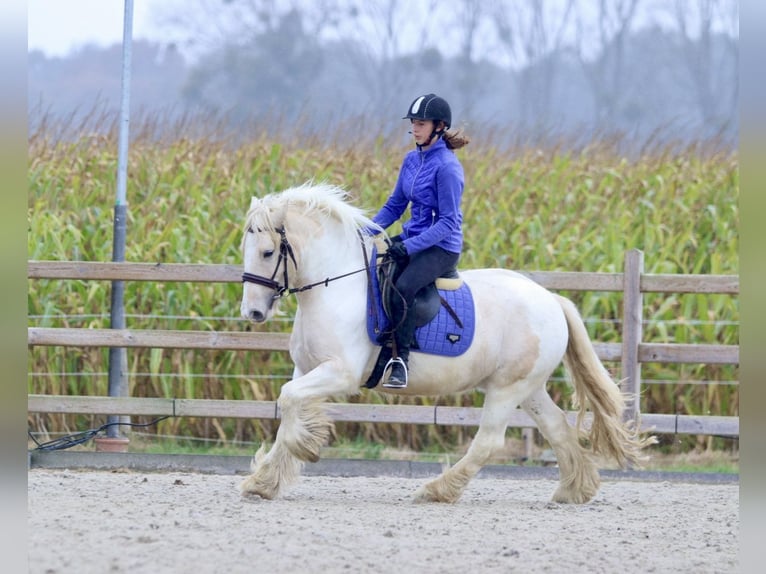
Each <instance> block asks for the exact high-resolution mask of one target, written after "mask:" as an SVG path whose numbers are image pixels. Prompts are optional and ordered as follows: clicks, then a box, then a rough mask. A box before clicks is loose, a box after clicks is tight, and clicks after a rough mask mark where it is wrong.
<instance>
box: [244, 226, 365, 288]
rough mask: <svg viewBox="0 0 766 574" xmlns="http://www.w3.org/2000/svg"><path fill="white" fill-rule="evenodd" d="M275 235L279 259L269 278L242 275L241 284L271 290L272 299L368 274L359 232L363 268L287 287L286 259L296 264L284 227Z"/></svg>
mask: <svg viewBox="0 0 766 574" xmlns="http://www.w3.org/2000/svg"><path fill="white" fill-rule="evenodd" d="M247 232H248V233H253V229H252V228H249V229H248V230H247ZM277 233H279V257H278V258H277V264H276V266H275V267H274V272H273V273H272V274H271V277H264V276H263V275H255V274H253V273H242V283H255V284H256V285H263V286H264V287H268V288H269V289H273V290H274V299H280V298H281V297H283V296H284V295H285V294H288V295H292V294H293V293H301V292H303V291H308V290H309V289H313V288H314V287H317V286H319V285H324V286H325V287H327V286H328V285H329V284H330V282H331V281H335V280H337V279H343V278H344V277H349V276H350V275H356V274H357V273H362V272H363V271H368V272H369V269H370V263H369V261H368V257H367V251H366V250H365V248H364V240H363V238H362V234H361V232H359V239H360V240H361V244H362V252H363V253H364V267H363V268H362V269H357V270H356V271H351V272H349V273H344V274H343V275H337V276H335V277H327V278H325V279H323V280H322V281H317V282H316V283H309V284H308V285H303V286H301V287H289V278H288V276H287V264H288V259H290V260H291V261H292V262H293V265H294V266H295V267H298V263H297V262H296V261H295V253H294V252H293V248H292V246H291V245H290V242H289V241H288V240H287V234H286V233H285V228H284V226H283V227H280V228H278V229H277ZM280 267H282V283H280V282H279V281H277V280H276V279H275V277H276V276H277V274H278V273H279V268H280Z"/></svg>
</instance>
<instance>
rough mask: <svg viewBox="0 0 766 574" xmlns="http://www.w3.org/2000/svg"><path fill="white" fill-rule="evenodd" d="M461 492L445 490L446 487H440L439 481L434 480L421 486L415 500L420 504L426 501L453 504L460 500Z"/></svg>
mask: <svg viewBox="0 0 766 574" xmlns="http://www.w3.org/2000/svg"><path fill="white" fill-rule="evenodd" d="M460 495H461V492H457V493H447V492H445V491H444V489H442V488H439V481H438V480H434V481H431V482H429V483H427V484H424V485H423V486H421V487H420V488H419V489H418V490H417V491H416V492H415V496H414V499H413V500H414V502H416V503H418V504H426V503H433V502H438V503H444V504H453V503H455V502H457V501H458V499H459V498H460Z"/></svg>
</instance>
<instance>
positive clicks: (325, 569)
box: [28, 469, 739, 574]
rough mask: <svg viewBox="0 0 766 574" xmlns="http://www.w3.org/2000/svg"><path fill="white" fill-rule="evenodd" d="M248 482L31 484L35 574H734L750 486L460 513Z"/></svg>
mask: <svg viewBox="0 0 766 574" xmlns="http://www.w3.org/2000/svg"><path fill="white" fill-rule="evenodd" d="M241 480H242V477H241V476H235V475H210V474H193V473H142V472H125V471H123V472H113V471H69V470H50V469H32V470H30V471H29V473H28V558H29V572H31V573H35V574H37V573H40V574H60V573H69V572H76V573H78V574H85V573H90V572H93V573H98V574H104V573H110V572H130V573H131V574H141V573H144V572H145V573H151V574H162V573H165V572H183V573H187V572H188V573H191V572H194V573H208V572H211V573H212V572H231V573H239V572H248V573H288V572H289V573H292V572H300V573H303V572H321V573H323V574H328V573H332V572H353V573H366V572H381V573H383V572H385V573H392V572H393V573H395V574H406V573H409V572H418V573H426V574H428V573H432V572H433V573H437V572H438V573H440V574H442V573H447V574H448V573H461V574H465V573H468V572H475V573H477V574H483V573H494V572H503V573H508V572H519V573H522V572H523V573H525V574H526V573H534V572H550V573H554V574H555V573H560V572H566V573H580V572H582V573H586V572H587V573H595V572H603V573H609V574H611V573H614V572H623V573H625V572H628V573H632V572H637V573H638V572H641V573H643V572H657V573H666V572H676V573H679V572H690V573H692V572H693V573H695V574H700V573H706V572H711V573H712V572H716V573H717V572H720V573H725V572H726V573H728V572H736V571H737V570H738V567H739V563H738V543H739V486H738V485H737V484H688V483H677V482H673V483H671V482H642V481H641V482H639V481H637V482H630V481H623V480H619V481H608V480H605V482H604V484H603V485H602V488H601V491H600V492H599V494H598V495H597V497H596V498H595V499H594V500H593V501H591V502H590V503H588V504H585V505H580V506H572V505H562V504H555V503H551V502H549V500H550V497H551V495H552V494H553V491H554V489H555V486H556V483H555V482H554V481H553V480H548V479H540V480H529V479H509V478H478V479H475V480H474V481H473V482H472V483H471V484H470V485H469V487H468V489H467V490H466V492H465V494H464V495H463V497H462V498H461V499H460V501H459V502H458V503H456V504H454V505H443V504H414V503H413V502H412V501H411V497H412V494H413V493H414V492H415V490H416V489H417V487H418V486H419V485H420V484H421V483H422V480H421V479H411V478H391V477H374V478H370V477H352V478H338V477H321V476H305V477H303V478H302V479H301V482H300V483H298V484H297V485H295V486H294V487H293V488H292V489H290V490H289V491H288V492H287V493H286V494H285V495H284V496H283V498H281V499H279V500H276V501H266V500H261V499H257V498H256V499H251V498H242V497H241V496H240V494H239V492H238V490H237V485H238V484H239V482H240V481H241Z"/></svg>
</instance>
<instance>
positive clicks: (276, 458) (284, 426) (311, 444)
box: [240, 360, 359, 499]
mask: <svg viewBox="0 0 766 574" xmlns="http://www.w3.org/2000/svg"><path fill="white" fill-rule="evenodd" d="M358 379H359V377H358V376H356V377H355V376H354V375H353V374H352V373H351V371H350V370H349V369H348V368H346V367H345V366H344V365H343V364H342V363H341V362H340V361H339V360H328V361H325V362H324V363H322V364H320V365H319V366H318V367H316V368H315V369H313V370H311V371H309V372H308V373H306V374H305V375H302V376H299V377H297V378H294V379H293V380H292V381H290V382H289V383H287V384H285V385H284V386H283V387H282V390H281V391H280V394H279V400H278V406H279V410H280V414H281V422H280V424H279V429H278V430H277V436H276V439H275V441H274V445H273V446H272V448H271V450H270V451H268V453H267V452H266V447H265V445H262V446H261V447H260V448H259V449H258V452H257V453H256V454H255V457H254V458H253V461H252V463H251V464H250V470H251V472H252V474H251V475H250V476H248V477H247V478H246V479H245V480H244V481H243V482H242V484H241V486H240V490H241V491H242V494H257V495H259V496H261V497H263V498H267V499H273V498H276V497H277V496H278V495H279V493H280V491H281V490H282V488H283V487H285V486H288V485H289V484H291V483H293V482H295V481H296V480H297V479H298V477H299V476H300V471H301V468H302V467H303V463H304V462H316V461H317V460H319V450H320V449H321V447H322V446H324V444H325V443H326V442H327V439H328V437H329V435H330V432H331V430H332V426H333V424H332V421H331V420H330V418H329V417H328V416H327V415H326V414H325V412H324V409H323V407H322V402H323V401H324V399H325V398H327V397H330V396H334V395H347V394H350V393H352V392H356V391H357V387H358V382H359V381H358Z"/></svg>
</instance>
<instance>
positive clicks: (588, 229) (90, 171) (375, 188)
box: [28, 119, 739, 450]
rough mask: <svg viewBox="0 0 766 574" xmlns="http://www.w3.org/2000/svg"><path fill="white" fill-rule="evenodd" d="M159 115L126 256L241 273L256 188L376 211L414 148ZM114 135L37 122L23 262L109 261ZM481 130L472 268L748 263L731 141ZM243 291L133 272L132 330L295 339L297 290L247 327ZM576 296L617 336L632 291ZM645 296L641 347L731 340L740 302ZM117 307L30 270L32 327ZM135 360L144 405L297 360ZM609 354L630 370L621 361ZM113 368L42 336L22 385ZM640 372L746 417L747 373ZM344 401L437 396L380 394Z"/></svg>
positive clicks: (148, 130)
mask: <svg viewBox="0 0 766 574" xmlns="http://www.w3.org/2000/svg"><path fill="white" fill-rule="evenodd" d="M65 127H66V126H65ZM155 127H156V126H153V125H152V121H151V120H150V119H145V120H143V123H140V124H139V125H138V126H134V127H132V128H131V129H132V132H133V134H134V135H133V137H132V142H131V148H130V155H129V167H128V192H127V196H128V202H129V205H128V212H129V217H128V222H127V234H128V241H127V248H126V260H127V261H133V262H145V263H154V262H162V263H211V264H220V263H227V264H237V265H238V264H240V263H241V258H240V253H239V242H240V238H241V232H242V229H241V227H242V224H243V221H244V215H245V211H246V208H247V206H248V205H249V201H250V197H251V196H252V195H263V194H266V193H269V192H272V191H279V190H281V189H284V188H286V187H290V186H294V185H299V184H301V183H303V182H305V181H307V180H310V179H313V180H314V181H315V182H320V181H327V182H329V183H332V184H337V185H341V186H342V187H344V188H346V189H347V190H348V191H349V192H350V193H351V195H352V197H353V201H354V202H355V203H356V204H357V205H359V206H361V207H363V208H365V209H367V210H368V212H370V214H372V213H374V212H375V211H376V210H377V208H378V207H379V206H380V205H382V204H383V202H384V201H385V199H386V197H387V195H388V193H389V192H390V190H391V189H392V187H393V185H394V183H395V181H396V177H397V173H398V169H399V165H400V162H401V159H402V157H403V154H404V153H405V152H406V151H407V149H408V148H406V147H404V146H403V145H400V144H397V143H393V142H389V141H384V139H383V138H382V137H378V138H375V137H369V138H367V139H366V140H364V141H363V142H355V145H351V144H347V143H343V144H341V143H338V140H340V139H341V138H340V137H336V136H334V135H333V134H329V135H328V136H327V137H326V138H325V139H323V140H319V139H318V138H311V139H309V140H306V139H297V138H287V137H283V138H273V137H268V136H266V135H259V134H257V132H254V135H253V137H252V138H250V139H249V140H248V141H240V142H235V141H231V140H230V139H227V138H226V137H221V136H220V135H219V134H216V133H215V130H212V129H211V130H209V133H204V130H199V129H197V130H184V129H183V126H181V127H180V128H179V129H177V130H175V132H174V133H175V134H177V135H176V136H167V135H166V136H165V137H162V138H158V137H155V136H154V135H153V133H154V131H155V130H154V128H155ZM70 131H72V130H70ZM201 132H203V133H201ZM102 133H103V132H102ZM106 133H107V135H96V132H91V131H88V130H80V131H79V132H78V133H76V134H75V135H74V136H70V137H61V127H60V126H55V125H52V124H51V123H50V122H46V121H43V122H40V127H39V129H38V130H37V131H36V132H34V133H32V134H30V139H29V164H28V181H29V191H28V194H29V195H28V257H29V259H31V260H66V261H76V260H83V261H110V260H111V258H112V231H113V205H114V197H115V188H116V173H117V137H116V131H115V130H114V129H112V130H111V131H109V130H106ZM188 133H194V134H195V135H194V137H191V136H189V135H188ZM184 134H187V135H184ZM471 135H473V136H474V142H472V143H471V145H469V146H468V147H466V148H464V149H461V150H460V151H459V152H457V153H458V156H459V158H460V159H461V161H462V163H463V165H464V168H465V174H466V189H465V193H464V198H463V209H464V230H465V249H464V253H463V256H462V259H461V262H460V267H461V268H474V267H507V268H512V269H518V270H525V271H533V270H541V271H582V272H621V271H622V264H623V259H624V255H625V252H626V251H627V250H630V249H633V248H637V249H641V250H642V251H643V252H644V254H645V272H646V273H674V274H692V273H693V274H737V273H738V255H737V254H738V226H739V213H738V189H739V182H738V163H737V161H738V160H737V156H736V154H735V153H733V152H720V151H717V150H716V149H714V148H711V147H708V146H705V145H702V144H700V145H696V146H688V147H685V148H683V149H671V148H670V147H667V148H665V147H661V146H659V145H658V146H657V147H656V148H654V149H645V150H644V151H643V152H642V153H641V154H640V155H639V156H637V157H633V158H626V157H624V156H622V155H621V154H619V153H617V151H616V150H617V147H618V146H616V145H615V144H614V143H613V142H608V141H607V142H600V143H595V144H593V145H592V146H590V147H586V148H581V149H578V150H576V151H573V150H568V149H566V148H564V146H562V147H561V148H555V149H513V150H501V149H498V148H495V147H493V146H492V145H491V144H489V143H486V142H484V143H482V142H481V141H479V138H478V137H477V136H476V134H471ZM396 230H397V228H394V229H392V230H389V231H396ZM240 289H241V288H240V286H239V285H235V284H188V283H148V282H127V283H126V284H125V313H126V326H127V327H128V328H130V329H196V330H200V329H201V330H206V329H209V330H251V329H254V328H257V329H262V330H272V331H289V329H290V316H291V314H292V313H293V312H294V305H295V303H294V301H293V300H288V301H287V302H286V304H283V309H284V310H285V315H284V317H283V318H282V319H281V320H278V321H274V322H271V323H270V324H268V325H265V326H258V327H253V326H251V325H249V324H248V323H246V322H245V321H243V320H242V319H240V318H239V316H238V314H239V302H240V296H241V291H240ZM563 294H564V295H567V296H569V297H571V298H572V299H573V300H574V301H575V303H576V304H577V305H578V307H579V309H580V311H581V313H582V315H583V317H584V318H585V320H586V324H587V326H588V329H589V332H590V335H591V337H592V338H593V340H595V341H600V342H618V341H620V340H621V334H620V330H621V324H620V320H619V318H620V316H621V305H622V295H621V294H620V293H591V292H588V293H585V292H567V293H563ZM644 301H645V309H644V320H645V321H646V324H645V328H644V341H646V342H658V343H700V344H702V343H708V344H713V343H715V344H738V333H739V307H738V301H737V298H736V297H731V296H728V295H685V294H646V295H645V296H644ZM109 307H110V285H109V282H106V281H104V282H99V281H87V282H86V281H60V280H55V281H54V280H30V281H29V290H28V316H29V325H30V326H35V327H80V328H86V329H87V328H106V327H109ZM127 352H128V366H129V369H128V370H129V373H130V376H129V385H130V394H131V396H137V397H144V396H145V397H176V398H210V399H243V400H275V399H276V397H277V396H278V393H279V389H280V386H281V385H282V384H283V383H284V382H286V381H287V380H289V377H290V374H291V372H292V366H291V364H290V362H289V357H288V356H287V355H286V354H284V353H278V352H242V351H215V350H210V351H199V350H184V349H128V351H127ZM606 366H607V368H609V369H610V371H611V372H612V374H613V375H615V376H619V364H607V365H606ZM107 370H108V349H105V348H104V349H100V348H61V347H32V348H30V352H29V358H28V371H29V377H28V392H29V393H35V394H37V393H40V394H72V395H106V394H107V385H108V380H107ZM642 377H643V387H642V389H643V394H642V397H641V410H642V411H643V412H652V413H680V414H715V415H737V414H738V401H739V387H738V381H737V377H738V369H737V367H736V366H734V365H660V364H645V365H644V366H643V368H642ZM700 382H710V383H711V384H700ZM550 390H551V393H552V395H553V396H554V398H555V400H556V401H557V402H558V403H559V405H560V406H561V407H562V408H565V409H568V408H571V405H570V399H571V392H570V389H569V388H568V386H567V384H566V382H565V381H564V380H563V371H562V372H557V373H555V374H554V378H553V380H552V382H551V384H550ZM351 400H352V401H362V402H379V403H403V404H433V401H432V400H431V399H413V398H397V397H391V396H388V395H383V394H379V393H377V392H367V391H365V392H364V393H363V394H362V395H360V396H359V397H354V398H352V399H351ZM439 404H448V405H454V406H480V405H481V404H482V397H481V395H480V394H478V393H475V394H467V395H464V396H456V397H447V398H442V399H439ZM29 418H30V420H29V425H30V428H31V429H35V430H37V431H42V432H48V433H57V432H75V431H78V430H83V429H87V428H93V427H94V426H98V425H100V424H102V423H103V422H104V421H103V417H98V416H93V415H89V416H86V415H78V416H75V415H66V416H65V415H57V414H35V415H30V417H29ZM134 420H135V421H136V422H147V421H148V420H149V419H148V418H144V417H134ZM275 430H276V423H274V422H273V421H258V420H253V421H249V420H238V419H223V418H221V419H207V418H205V419H203V418H200V419H195V418H175V419H168V420H165V421H162V422H161V423H159V424H158V425H157V427H156V432H157V433H158V434H162V435H174V436H191V437H205V438H209V439H214V440H215V441H217V442H219V443H230V442H237V441H262V440H270V439H272V438H273V435H274V433H275ZM512 432H517V431H509V433H512ZM471 434H472V431H471V430H470V429H468V430H466V429H463V428H451V427H437V426H435V425H429V426H418V425H386V424H375V425H372V424H359V423H339V424H338V425H337V435H338V437H341V436H343V437H345V438H346V439H348V438H352V439H355V440H360V441H369V442H372V443H380V444H388V445H393V446H399V447H404V448H411V449H417V450H424V449H425V450H427V449H437V448H455V447H458V448H459V447H460V445H462V444H464V442H465V441H466V440H468V439H469V438H470V436H471ZM663 440H664V441H665V443H664V447H665V448H672V449H676V450H689V449H692V448H697V449H699V448H705V449H716V448H723V447H725V446H728V445H729V444H730V443H729V442H727V441H726V440H724V439H721V438H715V437H693V436H692V437H685V438H684V437H682V438H680V439H679V438H678V437H674V438H672V440H671V439H670V438H665V439H663Z"/></svg>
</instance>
